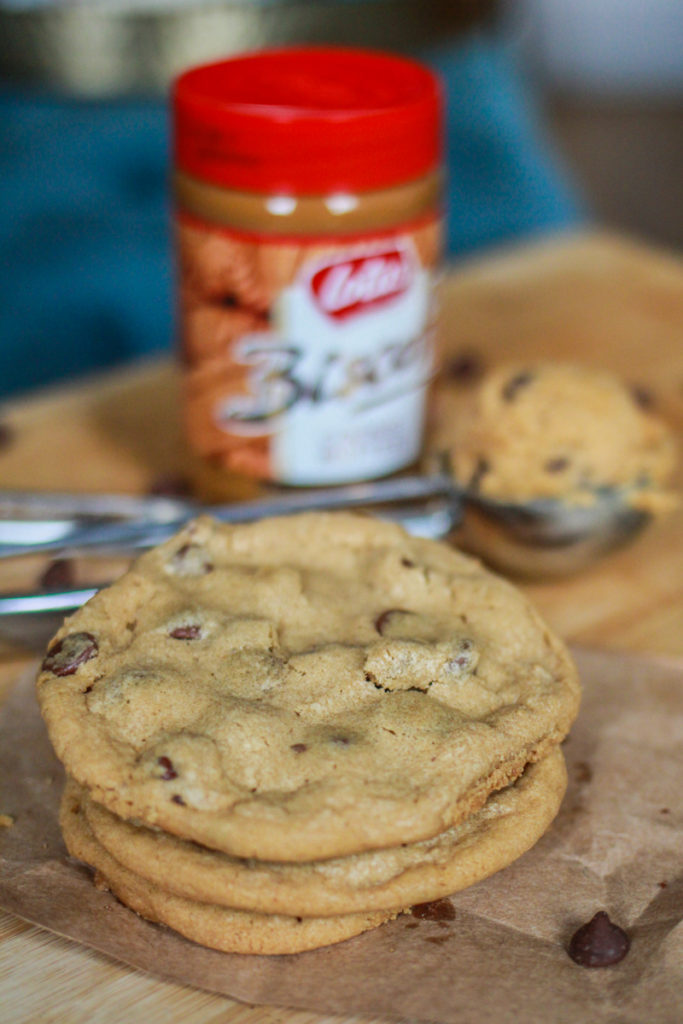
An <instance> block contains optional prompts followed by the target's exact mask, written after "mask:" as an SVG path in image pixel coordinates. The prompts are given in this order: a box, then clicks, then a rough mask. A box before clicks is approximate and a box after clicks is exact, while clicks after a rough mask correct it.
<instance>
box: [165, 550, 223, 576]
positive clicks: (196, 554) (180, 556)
mask: <svg viewBox="0 0 683 1024" xmlns="http://www.w3.org/2000/svg"><path fill="white" fill-rule="evenodd" d="M170 564H171V568H172V569H173V571H174V572H176V573H177V574H178V575H179V576H204V575H206V573H209V572H212V571H213V564H212V563H211V562H210V561H209V560H208V559H207V557H206V554H205V552H204V551H203V549H202V548H201V547H200V546H199V544H189V543H188V544H183V545H182V547H179V548H178V550H177V551H176V553H175V554H174V555H173V557H172V558H171V563H170Z"/></svg>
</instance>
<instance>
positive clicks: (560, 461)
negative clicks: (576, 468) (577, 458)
mask: <svg viewBox="0 0 683 1024" xmlns="http://www.w3.org/2000/svg"><path fill="white" fill-rule="evenodd" d="M568 468H569V459H568V458H566V457H565V456H564V455H558V457H557V458H556V459H548V460H547V462H544V463H543V469H544V470H545V471H546V473H563V472H564V471H565V469H568Z"/></svg>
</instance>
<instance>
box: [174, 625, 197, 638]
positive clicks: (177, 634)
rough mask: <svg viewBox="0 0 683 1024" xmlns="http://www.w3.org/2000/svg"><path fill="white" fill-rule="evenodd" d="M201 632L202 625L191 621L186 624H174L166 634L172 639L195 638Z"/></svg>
mask: <svg viewBox="0 0 683 1024" xmlns="http://www.w3.org/2000/svg"><path fill="white" fill-rule="evenodd" d="M201 632H202V627H201V626H197V625H196V624H195V623H192V624H191V625H188V626H176V627H175V629H172V630H171V632H170V633H169V634H168V635H169V636H170V637H172V638H173V639H174V640H196V639H197V637H198V636H200V634H201Z"/></svg>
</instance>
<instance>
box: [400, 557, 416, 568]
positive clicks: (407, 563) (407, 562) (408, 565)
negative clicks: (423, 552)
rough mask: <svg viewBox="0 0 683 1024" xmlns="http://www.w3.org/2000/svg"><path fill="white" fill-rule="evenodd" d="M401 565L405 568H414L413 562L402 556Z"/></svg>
mask: <svg viewBox="0 0 683 1024" xmlns="http://www.w3.org/2000/svg"><path fill="white" fill-rule="evenodd" d="M401 565H402V566H403V567H404V568H405V569H414V568H415V562H412V561H411V560H410V559H409V558H402V559H401Z"/></svg>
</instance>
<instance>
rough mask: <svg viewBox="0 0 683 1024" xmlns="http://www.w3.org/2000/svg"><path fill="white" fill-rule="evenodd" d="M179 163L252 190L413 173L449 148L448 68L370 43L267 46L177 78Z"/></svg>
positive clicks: (359, 183) (376, 183) (379, 182)
mask: <svg viewBox="0 0 683 1024" xmlns="http://www.w3.org/2000/svg"><path fill="white" fill-rule="evenodd" d="M173 104H174V118H175V159H176V166H177V167H179V168H180V170H182V171H185V172H186V173H187V174H191V175H192V176H194V177H197V178H200V179H202V180H204V181H208V182H211V183H212V184H215V185H222V186H224V187H227V188H232V189H237V190H244V191H249V192H266V193H286V194H293V195H325V194H329V193H330V192H337V191H351V192H353V191H367V190H370V189H378V188H387V187H389V186H391V185H397V184H400V183H401V182H406V181H412V180H414V179H415V178H419V177H421V176H422V175H423V174H426V173H427V172H428V171H429V170H431V169H432V168H434V167H435V166H436V165H437V164H438V162H439V159H440V150H441V95H440V87H439V82H438V79H437V78H436V76H435V75H434V74H432V72H431V71H429V70H428V69H427V68H425V67H423V66H422V65H421V64H418V63H416V62H415V61H412V60H406V59H404V58H402V57H395V56H392V55H390V54H384V53H375V52H372V51H369V50H353V49H339V48H332V47H306V48H300V47H297V48H292V49H281V50H266V51H262V52H260V53H254V54H247V55H246V56H242V57H236V58H234V59H233V60H226V61H221V62H220V63H217V64H207V65H204V66H202V67H197V68H193V69H191V70H190V71H187V72H185V74H183V75H181V76H180V78H179V79H178V80H177V82H176V83H175V89H174V96H173Z"/></svg>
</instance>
